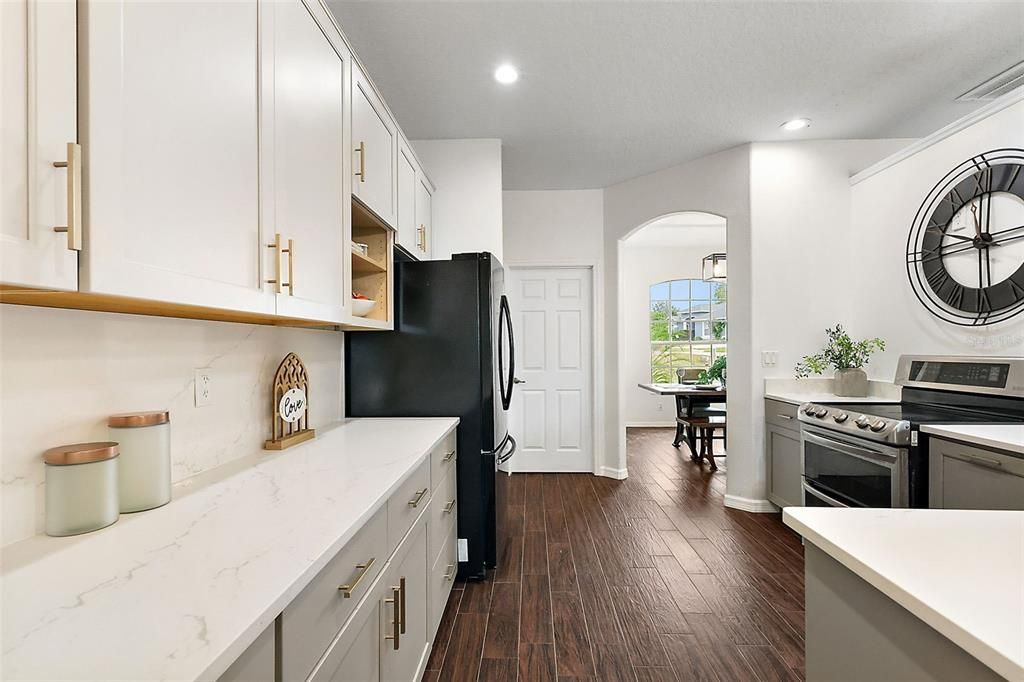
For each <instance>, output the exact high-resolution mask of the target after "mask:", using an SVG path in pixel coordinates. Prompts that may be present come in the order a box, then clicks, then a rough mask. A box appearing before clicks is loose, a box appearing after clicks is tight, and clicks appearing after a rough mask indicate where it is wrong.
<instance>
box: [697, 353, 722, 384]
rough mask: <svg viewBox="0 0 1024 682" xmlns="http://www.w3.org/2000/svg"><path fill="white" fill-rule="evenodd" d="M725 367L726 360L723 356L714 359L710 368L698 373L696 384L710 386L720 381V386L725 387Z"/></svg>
mask: <svg viewBox="0 0 1024 682" xmlns="http://www.w3.org/2000/svg"><path fill="white" fill-rule="evenodd" d="M725 365H726V358H725V356H724V355H719V356H718V358H716V359H715V361H714V362H713V363H711V366H710V367H708V368H707V369H705V370H704V371H702V372H701V373H700V376H698V377H697V383H698V384H711V383H714V382H715V381H721V382H722V386H723V387H724V386H725Z"/></svg>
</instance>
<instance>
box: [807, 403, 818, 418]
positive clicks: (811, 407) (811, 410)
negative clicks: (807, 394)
mask: <svg viewBox="0 0 1024 682" xmlns="http://www.w3.org/2000/svg"><path fill="white" fill-rule="evenodd" d="M815 409H816V408H815V407H814V405H808V406H807V407H805V408H804V414H806V415H807V416H811V415H813V414H814V410H815Z"/></svg>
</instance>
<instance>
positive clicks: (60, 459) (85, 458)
mask: <svg viewBox="0 0 1024 682" xmlns="http://www.w3.org/2000/svg"><path fill="white" fill-rule="evenodd" d="M118 454H120V450H119V449H118V447H117V443H114V442H111V441H101V442H98V443H75V444H74V445H61V446H59V447H56V448H50V449H49V450H47V451H46V452H44V453H43V461H44V462H46V463H47V464H49V465H51V466H64V465H66V464H88V463H89V462H102V461H103V460H105V459H113V458H114V457H117V456H118Z"/></svg>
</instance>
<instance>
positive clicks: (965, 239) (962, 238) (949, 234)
mask: <svg viewBox="0 0 1024 682" xmlns="http://www.w3.org/2000/svg"><path fill="white" fill-rule="evenodd" d="M942 236H944V237H949V238H950V239H959V240H960V241H962V242H970V243H972V244H973V243H974V240H973V239H971V238H970V237H965V236H963V235H962V234H953V233H952V232H943V233H942Z"/></svg>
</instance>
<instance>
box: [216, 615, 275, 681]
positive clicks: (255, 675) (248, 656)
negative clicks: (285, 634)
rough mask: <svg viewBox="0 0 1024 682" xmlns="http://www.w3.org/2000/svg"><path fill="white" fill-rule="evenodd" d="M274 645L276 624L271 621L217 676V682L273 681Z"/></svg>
mask: <svg viewBox="0 0 1024 682" xmlns="http://www.w3.org/2000/svg"><path fill="white" fill-rule="evenodd" d="M276 646H277V636H276V624H275V623H271V624H270V625H268V626H267V629H265V630H264V631H263V632H262V633H261V634H260V636H259V637H257V638H256V641H255V642H253V643H252V644H251V645H249V648H248V649H246V650H245V651H244V652H243V653H242V655H241V656H239V657H238V658H237V659H236V660H235V662H234V663H232V664H231V667H230V668H228V669H227V671H225V673H224V674H223V675H221V676H220V677H218V678H217V682H274V680H275V679H276V677H277V673H276V670H275V663H274V660H275V658H274V650H275V647H276Z"/></svg>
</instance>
